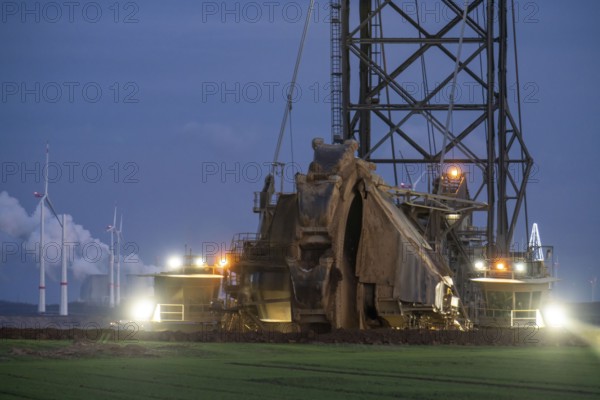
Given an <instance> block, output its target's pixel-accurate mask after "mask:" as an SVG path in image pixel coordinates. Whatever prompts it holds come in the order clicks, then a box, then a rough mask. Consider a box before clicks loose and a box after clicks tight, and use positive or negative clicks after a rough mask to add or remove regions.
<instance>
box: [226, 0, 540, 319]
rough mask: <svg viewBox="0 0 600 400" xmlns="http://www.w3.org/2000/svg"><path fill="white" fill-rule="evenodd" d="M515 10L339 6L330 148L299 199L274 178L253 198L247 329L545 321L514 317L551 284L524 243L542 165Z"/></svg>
mask: <svg viewBox="0 0 600 400" xmlns="http://www.w3.org/2000/svg"><path fill="white" fill-rule="evenodd" d="M509 3H510V5H511V7H513V9H514V2H512V1H510V2H509V1H508V0H498V1H494V0H485V1H484V0H471V1H468V2H456V1H453V0H430V1H426V0H417V1H415V2H414V3H413V2H398V1H393V0H389V1H381V0H360V1H356V2H350V1H349V0H334V1H331V14H330V15H331V111H332V123H331V128H332V129H331V143H332V144H325V143H324V140H322V139H320V140H319V139H316V140H314V141H313V149H314V159H313V160H314V161H313V162H312V163H311V165H310V167H309V169H308V172H307V173H306V174H299V175H297V176H296V182H295V184H296V189H297V192H296V193H290V194H285V193H278V194H275V193H274V189H273V187H274V184H273V182H272V181H273V179H272V177H269V178H268V179H267V182H265V188H264V189H263V191H262V192H260V193H259V194H258V195H257V197H256V202H257V204H255V211H256V212H258V213H259V214H260V220H261V226H260V229H259V233H258V235H256V237H255V238H250V237H247V238H245V239H244V238H238V239H239V240H234V246H233V250H232V255H234V256H235V257H236V261H235V263H232V267H231V276H230V278H229V279H231V280H232V281H231V282H230V284H228V285H227V287H228V293H229V294H230V299H231V300H232V302H233V304H235V307H238V308H239V309H240V312H241V313H242V314H244V313H245V314H248V315H252V316H253V318H254V319H255V320H258V321H260V322H262V323H270V322H272V321H291V322H293V323H297V324H300V325H311V324H324V325H327V326H331V327H333V328H369V327H377V326H392V327H399V328H401V327H424V326H425V327H434V326H443V327H451V326H458V325H460V326H461V327H468V326H469V325H470V324H471V322H474V323H484V324H485V323H491V322H496V323H501V324H503V325H506V326H510V325H514V323H515V321H521V322H527V321H529V322H531V321H533V319H532V317H531V315H530V314H528V313H527V312H524V313H520V312H517V313H516V314H515V310H530V309H536V310H537V308H538V307H542V303H543V301H544V298H545V297H547V292H548V289H549V285H550V283H551V282H550V281H551V278H550V277H549V276H548V274H547V272H546V269H545V267H544V265H543V262H540V260H534V259H531V257H530V256H529V255H530V254H532V249H531V246H529V245H528V244H527V243H524V244H523V245H522V246H518V244H516V243H515V242H514V241H513V238H514V236H515V233H516V232H517V231H519V232H524V233H525V236H524V237H528V236H529V233H528V232H527V230H528V229H529V220H528V218H529V216H528V212H527V202H526V194H525V193H526V186H527V183H528V180H529V178H530V176H531V173H532V168H533V159H532V157H531V155H530V153H529V151H528V149H527V147H526V145H525V141H524V138H523V133H522V132H523V131H522V124H521V110H520V84H519V76H518V68H517V56H516V55H517V51H516V45H517V40H516V39H515V37H514V33H515V32H514V28H515V26H516V24H515V20H514V18H515V16H514V12H512V21H511V20H510V19H509V14H508V6H509ZM413 4H414V7H413ZM432 9H433V10H437V11H436V16H434V17H432V15H431V10H432ZM509 26H510V27H511V28H510V29H509ZM509 31H512V34H513V37H512V39H513V40H511V41H509V40H508V39H509ZM509 50H513V51H509ZM513 62H514V69H513V68H511V69H513V70H514V72H515V75H514V77H515V80H516V82H515V85H514V88H515V90H514V94H515V95H516V96H515V97H516V99H517V101H516V104H517V105H516V108H517V112H516V113H513V112H512V110H511V109H510V107H509V104H510V103H511V99H512V98H511V97H510V96H509V82H508V78H507V71H508V69H509V64H511V63H513ZM511 67H513V66H512V65H511ZM278 146H279V144H278ZM277 153H278V152H277V151H276V154H277ZM375 166H377V171H378V174H380V176H381V177H384V178H385V179H386V181H387V182H390V184H389V185H386V184H385V183H384V182H383V179H382V178H381V177H380V176H378V175H375V174H374V172H373V171H374V169H375ZM467 184H468V187H467ZM521 229H522V231H521ZM521 234H522V233H521ZM479 260H481V261H483V268H482V269H479V270H475V268H474V265H475V263H476V261H479ZM498 262H503V263H504V268H505V270H502V269H499V268H498V266H499V264H498ZM521 263H523V266H522V267H521ZM477 265H479V264H477ZM517 269H524V272H520V271H519V272H518V271H517ZM513 273H514V274H516V275H515V276H514V279H513V275H512V274H513ZM506 274H510V276H507V275H506ZM519 274H524V275H521V276H519V277H517V275H519ZM471 278H473V279H471ZM525 278H527V279H525ZM532 280H535V281H532ZM517 281H519V282H517ZM538 292H540V293H539V294H538ZM498 293H500V294H498ZM502 293H504V294H502ZM509 293H510V295H509ZM524 293H528V294H524ZM527 296H529V297H528V298H526V297H527ZM498 299H501V300H502V301H500V300H498ZM538 300H539V303H538ZM496 306H499V307H502V309H503V310H504V311H503V314H502V317H500V314H494V313H495V311H492V310H494V309H495V308H494V307H496ZM490 312H492V314H493V315H492V316H491V318H497V319H496V320H490V319H488V315H489V313H490ZM535 313H538V311H535ZM517 314H518V315H517ZM511 315H512V318H511ZM480 316H481V317H482V318H481V320H480V319H479V317H480ZM520 318H523V319H520Z"/></svg>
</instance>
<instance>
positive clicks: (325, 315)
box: [225, 139, 478, 329]
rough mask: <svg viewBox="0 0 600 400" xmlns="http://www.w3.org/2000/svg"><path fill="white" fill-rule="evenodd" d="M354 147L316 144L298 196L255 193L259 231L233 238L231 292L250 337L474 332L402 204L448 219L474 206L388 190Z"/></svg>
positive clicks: (443, 266)
mask: <svg viewBox="0 0 600 400" xmlns="http://www.w3.org/2000/svg"><path fill="white" fill-rule="evenodd" d="M357 148H358V144H357V143H356V142H355V141H353V140H348V141H346V142H345V143H344V144H325V143H324V141H323V139H314V140H313V149H314V161H313V162H312V163H311V165H310V167H309V171H308V173H307V174H306V175H304V174H298V175H296V186H297V192H296V193H288V194H285V193H279V194H277V196H276V194H275V193H274V189H273V188H274V185H273V179H272V176H269V177H268V178H267V182H266V184H265V188H264V189H263V191H262V192H259V193H257V196H256V198H257V204H255V211H256V212H258V213H259V214H260V216H261V225H260V232H259V233H258V235H256V236H251V235H245V236H238V237H236V238H235V239H234V242H233V245H232V251H231V253H230V254H229V261H230V268H229V269H228V271H229V276H228V280H227V283H226V285H225V291H226V293H227V294H228V297H229V298H230V300H228V301H227V306H228V308H229V309H231V307H232V306H235V307H237V308H238V309H239V310H240V317H239V318H240V320H242V321H243V324H244V325H243V327H244V328H256V327H257V326H259V325H263V326H265V325H269V324H271V325H272V326H273V324H281V323H289V322H292V323H294V324H298V325H300V326H302V327H305V326H310V327H315V326H319V327H327V328H328V327H332V328H361V329H365V328H369V327H386V326H391V327H397V328H406V327H429V328H436V327H437V328H448V327H458V328H461V327H464V326H466V325H467V324H468V322H467V320H466V316H465V315H464V313H463V311H462V309H461V304H460V301H459V298H458V295H457V291H456V287H455V285H454V283H453V279H452V278H451V274H452V272H451V271H450V269H449V267H448V265H447V263H446V261H445V260H444V259H443V257H441V256H440V254H439V253H436V252H435V251H434V250H433V249H432V247H431V246H430V245H429V243H428V242H427V241H426V240H425V239H424V237H423V235H422V234H421V233H420V232H419V231H418V230H417V229H416V227H415V226H414V224H413V223H412V222H411V221H410V220H409V217H408V216H407V215H406V214H405V212H404V211H403V210H402V209H401V208H399V207H398V206H397V202H396V200H397V199H398V198H399V196H403V197H405V198H406V199H407V201H408V200H412V201H419V199H421V200H420V201H425V199H428V201H432V202H435V203H436V204H438V208H440V209H444V210H446V211H448V213H450V212H453V213H456V212H461V211H462V212H464V211H466V210H468V209H472V208H474V207H477V206H478V205H477V204H475V203H474V202H471V201H469V200H462V199H459V198H457V197H449V196H446V195H434V194H426V193H415V192H412V191H410V190H408V189H399V188H392V187H390V186H388V185H386V184H385V183H384V182H383V180H382V179H381V177H379V176H378V175H376V174H375V173H374V171H373V170H374V165H373V164H371V163H369V162H366V161H364V160H361V159H358V158H356V157H355V155H354V154H355V152H356V150H357ZM456 182H460V178H459V179H457V181H456ZM422 196H425V197H422ZM275 197H276V201H273V200H274V199H275ZM448 202H453V203H456V204H460V205H461V207H462V208H460V209H457V208H452V207H451V206H449V205H446V204H445V203H448ZM231 301H233V303H232V302H231Z"/></svg>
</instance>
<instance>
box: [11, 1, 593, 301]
mask: <svg viewBox="0 0 600 400" xmlns="http://www.w3.org/2000/svg"><path fill="white" fill-rule="evenodd" d="M317 3H318V6H317V7H318V8H317V9H318V14H317V20H318V21H317V22H316V23H313V24H312V25H311V26H310V31H309V35H308V38H307V43H306V48H305V54H304V61H303V64H302V66H301V70H300V76H299V87H300V89H301V94H299V97H298V100H297V102H296V103H295V105H294V109H293V113H292V126H293V141H294V155H293V156H294V161H295V162H296V163H298V165H299V166H300V167H301V168H303V169H305V168H306V167H307V165H308V162H309V160H310V158H311V156H312V153H311V147H310V140H311V139H312V138H313V137H316V136H322V137H325V138H329V135H330V127H329V125H330V114H329V113H330V110H329V104H328V103H327V98H326V96H327V90H328V89H327V84H328V81H329V25H328V24H327V23H326V22H325V20H326V2H320V3H319V2H317ZM25 4H26V6H25V7H27V9H23V8H22V7H23V5H22V3H21V2H14V3H13V2H3V5H2V7H3V8H2V15H1V21H0V44H1V47H0V48H1V49H2V53H3V54H2V57H0V72H1V73H0V76H1V82H2V97H1V99H0V121H2V123H1V125H0V161H1V163H2V177H1V178H2V179H1V181H0V192H2V191H6V192H7V193H8V195H9V196H10V197H11V198H14V199H16V200H17V201H18V206H19V207H22V208H23V209H24V210H25V212H26V215H25V216H22V217H23V218H22V220H23V221H25V222H26V223H28V224H30V225H31V224H33V222H32V221H37V220H35V219H34V218H29V217H28V216H30V215H31V214H33V213H34V211H35V208H36V205H37V199H35V198H34V197H33V195H32V192H33V191H42V190H43V187H42V182H41V180H40V178H41V174H40V173H38V172H36V171H37V170H36V168H39V166H40V163H42V162H43V157H44V146H45V143H46V142H47V141H48V142H49V143H50V146H51V160H52V161H53V162H56V163H57V164H55V165H58V167H59V168H58V169H56V170H57V171H60V173H61V175H60V177H58V176H57V177H56V178H55V179H53V183H52V184H51V188H50V193H51V198H52V201H53V203H54V205H55V207H56V208H57V211H58V212H59V213H63V212H64V213H67V214H70V215H71V216H72V217H73V221H74V223H76V224H78V225H80V226H81V227H82V229H84V230H87V231H89V235H90V237H91V238H96V239H98V240H100V241H103V242H105V243H107V242H108V235H107V234H106V232H105V230H104V228H105V226H106V225H107V224H109V223H110V222H111V219H112V208H113V204H114V202H115V201H117V202H118V206H119V209H120V210H122V211H123V213H124V231H125V232H124V233H125V239H126V240H127V241H131V242H134V243H135V244H136V247H135V248H136V253H138V254H139V258H140V259H141V260H142V261H143V264H145V265H162V264H163V263H164V260H165V259H166V258H167V257H168V256H169V255H171V254H173V253H180V252H182V251H183V246H184V244H188V245H189V246H190V247H191V248H193V249H194V250H195V251H196V252H200V251H201V250H202V249H203V248H206V247H207V246H214V244H216V245H217V246H218V247H219V246H220V247H222V246H228V245H229V241H230V239H231V236H232V235H233V234H234V233H236V232H252V231H255V230H256V226H257V217H256V215H254V214H252V199H253V193H252V192H253V191H256V190H260V188H261V186H262V180H263V179H264V176H265V174H266V173H267V171H268V167H267V166H266V163H268V162H269V161H271V159H272V157H273V152H274V147H275V142H276V137H277V133H278V129H279V124H280V121H281V115H282V112H283V107H284V100H285V87H286V86H285V85H286V83H288V82H289V81H290V77H291V72H292V68H293V64H294V61H295V55H296V51H297V45H298V41H299V38H300V34H301V30H302V24H303V16H302V15H300V16H299V15H298V11H300V12H301V13H305V12H306V8H307V4H308V2H307V1H306V2H304V1H300V2H274V3H269V2H254V3H252V4H254V5H256V6H257V7H258V8H256V7H255V8H254V9H253V8H252V7H251V6H248V4H249V3H246V2H221V1H218V2H198V1H176V2H157V1H144V2H116V3H115V2H80V3H79V6H77V7H76V8H74V9H72V10H70V9H68V7H66V6H64V5H62V3H61V2H58V3H46V2H25ZM46 4H50V5H49V6H48V5H46ZM518 9H519V11H520V13H519V15H520V18H519V20H518V24H517V29H518V33H519V62H520V67H521V70H520V74H521V82H522V86H523V85H524V84H526V83H530V84H531V86H529V88H534V90H532V91H531V92H527V91H524V92H525V93H529V94H530V97H529V98H528V100H531V101H527V102H525V103H524V104H523V112H524V116H523V122H524V134H525V137H526V141H527V143H528V147H529V149H530V151H531V153H532V155H533V157H534V159H535V162H536V166H537V169H536V171H537V173H536V177H537V178H538V179H537V182H535V183H532V184H531V185H530V186H529V192H528V193H529V197H528V200H529V207H530V217H531V220H532V221H535V222H537V223H538V224H539V226H540V231H541V236H542V241H543V243H544V244H548V245H554V246H555V249H556V250H555V252H556V255H557V256H558V260H559V262H560V277H561V278H563V279H564V280H563V282H561V283H560V284H559V286H558V290H559V292H560V293H561V295H563V296H564V297H566V298H569V299H573V300H587V299H589V293H590V284H589V279H590V278H591V277H593V276H598V275H600V268H599V267H598V263H597V257H596V254H595V251H594V250H595V248H596V247H597V241H598V234H597V228H598V226H600V211H598V208H597V207H596V200H595V199H597V198H598V197H599V196H600V185H599V183H600V178H599V177H598V173H597V166H596V154H597V149H598V145H599V144H600V139H598V135H597V134H596V132H597V129H598V128H597V127H598V126H600V102H599V101H598V89H599V88H600V81H599V80H600V78H599V77H598V76H599V75H598V73H597V71H598V70H600V52H599V50H598V46H597V44H596V38H598V37H600V26H599V25H598V24H597V21H596V16H597V15H598V13H599V11H600V3H598V2H596V1H592V0H590V1H584V0H578V1H573V2H564V1H543V2H542V1H540V0H538V1H530V2H520V4H519V3H518ZM227 10H230V12H227ZM256 10H259V13H258V14H257V13H256ZM117 11H118V12H117ZM71 12H72V13H71ZM98 12H100V13H98ZM282 155H283V158H284V161H288V162H289V161H290V160H291V151H290V142H289V137H288V138H286V140H285V141H284V145H283V150H282ZM15 168H16V170H15ZM27 170H33V171H34V172H31V173H27ZM70 172H71V175H70V174H69V173H70ZM4 200H5V202H4V203H2V202H0V204H3V205H4V207H5V211H6V210H9V209H10V210H15V209H17V208H18V207H17V205H15V204H14V201H13V202H12V203H10V202H9V201H8V200H7V198H5V199H4ZM8 203H10V204H11V205H10V207H12V208H9V205H7V204H8ZM0 215H2V214H0ZM25 217H28V218H29V219H27V218H25ZM6 218H8V217H6ZM34 230H35V227H34V226H33V225H31V226H30V227H29V231H27V232H29V233H28V234H31V232H33V231H34ZM1 234H2V237H1V239H2V241H3V243H9V242H10V243H21V242H23V241H24V240H26V239H27V238H28V237H25V238H23V237H22V236H18V235H17V236H15V235H16V233H15V232H14V231H13V232H12V233H10V232H7V231H6V230H5V231H4V232H2V233H1ZM5 250H6V249H5ZM5 253H6V252H5ZM1 261H2V262H1V263H0V299H6V300H22V301H30V302H36V301H37V290H36V288H37V281H36V279H37V278H36V277H37V268H36V265H35V263H33V262H31V259H28V258H27V257H25V260H22V257H21V255H20V254H19V255H17V256H10V257H8V256H6V255H3V259H2V260H1ZM53 271H54V273H55V272H56V270H51V271H50V277H49V278H48V284H47V286H48V302H49V303H54V302H57V301H58V282H57V281H54V280H53V279H55V278H56V275H52V274H53ZM131 272H135V271H134V270H133V269H132V271H131ZM70 280H71V282H72V283H73V285H71V287H70V296H71V298H77V297H78V294H79V292H78V290H79V288H78V285H77V283H78V282H79V280H78V277H76V276H74V275H72V276H71V278H70Z"/></svg>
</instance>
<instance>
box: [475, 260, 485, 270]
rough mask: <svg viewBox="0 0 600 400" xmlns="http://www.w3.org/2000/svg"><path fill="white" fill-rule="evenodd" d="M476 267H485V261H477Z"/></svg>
mask: <svg viewBox="0 0 600 400" xmlns="http://www.w3.org/2000/svg"><path fill="white" fill-rule="evenodd" d="M475 269H479V270H481V269H485V263H484V262H483V261H481V260H477V261H475Z"/></svg>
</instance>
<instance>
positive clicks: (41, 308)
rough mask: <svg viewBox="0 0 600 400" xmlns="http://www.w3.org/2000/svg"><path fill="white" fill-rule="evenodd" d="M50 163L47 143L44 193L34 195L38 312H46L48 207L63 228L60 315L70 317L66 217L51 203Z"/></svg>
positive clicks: (34, 193)
mask: <svg viewBox="0 0 600 400" xmlns="http://www.w3.org/2000/svg"><path fill="white" fill-rule="evenodd" d="M49 161H50V146H49V145H48V143H46V166H45V172H46V173H45V174H44V175H45V176H44V193H39V192H33V195H34V196H35V197H36V198H38V199H40V285H39V295H40V297H39V303H38V312H39V313H45V312H46V265H45V264H46V263H45V259H44V223H45V217H46V215H45V214H46V213H45V210H46V205H47V206H48V208H50V211H52V214H53V215H54V217H55V218H56V220H57V221H58V224H59V225H60V227H61V228H62V255H61V256H62V271H61V281H60V310H59V313H60V315H68V294H67V257H66V254H67V250H66V246H65V225H66V224H65V215H64V214H63V216H62V220H61V218H58V215H57V214H56V211H55V210H54V206H53V205H52V202H51V201H50V196H49V194H48V164H49Z"/></svg>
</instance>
